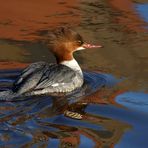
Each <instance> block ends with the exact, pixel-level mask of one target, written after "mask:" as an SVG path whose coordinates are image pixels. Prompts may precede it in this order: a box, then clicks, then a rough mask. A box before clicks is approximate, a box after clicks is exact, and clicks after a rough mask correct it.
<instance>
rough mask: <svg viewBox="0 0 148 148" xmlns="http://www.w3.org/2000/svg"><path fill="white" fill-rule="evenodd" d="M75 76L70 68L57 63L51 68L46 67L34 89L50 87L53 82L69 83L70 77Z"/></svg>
mask: <svg viewBox="0 0 148 148" xmlns="http://www.w3.org/2000/svg"><path fill="white" fill-rule="evenodd" d="M75 76H76V73H75V72H74V71H73V70H71V69H70V68H68V67H66V66H64V65H58V66H56V67H54V68H53V69H51V68H50V70H49V69H48V70H47V71H46V73H45V74H44V75H43V76H42V78H41V79H40V81H39V83H38V85H37V87H36V88H35V89H43V88H46V87H50V86H51V85H52V84H55V83H59V84H60V83H70V82H72V78H74V77H75Z"/></svg>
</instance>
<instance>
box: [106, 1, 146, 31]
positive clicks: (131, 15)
mask: <svg viewBox="0 0 148 148" xmlns="http://www.w3.org/2000/svg"><path fill="white" fill-rule="evenodd" d="M108 2H109V4H111V6H112V7H113V8H114V9H115V10H116V12H118V11H119V15H117V16H115V17H114V18H113V20H114V21H115V22H116V23H119V24H120V25H124V26H125V27H126V28H127V29H126V28H125V30H127V31H128V30H129V31H134V32H148V30H147V29H144V26H146V25H148V24H147V23H146V22H144V20H142V18H140V17H139V16H138V13H137V12H136V10H135V8H134V3H133V2H132V1H131V0H111V1H108Z"/></svg>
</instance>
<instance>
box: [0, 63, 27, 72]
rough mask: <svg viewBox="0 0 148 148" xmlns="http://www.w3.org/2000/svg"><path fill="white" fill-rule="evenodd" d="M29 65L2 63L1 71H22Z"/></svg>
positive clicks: (0, 64) (0, 65)
mask: <svg viewBox="0 0 148 148" xmlns="http://www.w3.org/2000/svg"><path fill="white" fill-rule="evenodd" d="M27 65H28V64H27V63H20V62H0V69H2V70H6V69H9V70H10V69H17V68H18V69H20V68H25V67H26V66H27Z"/></svg>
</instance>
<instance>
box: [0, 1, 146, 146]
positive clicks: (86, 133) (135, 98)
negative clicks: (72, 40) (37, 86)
mask: <svg viewBox="0 0 148 148" xmlns="http://www.w3.org/2000/svg"><path fill="white" fill-rule="evenodd" d="M0 3H1V5H0V8H1V9H0V69H1V70H0V90H1V91H2V90H7V89H11V87H12V83H13V81H14V80H15V79H16V77H17V76H18V75H19V73H20V72H21V70H22V68H24V67H25V66H26V65H28V63H32V62H36V61H46V62H55V58H54V56H53V55H52V54H51V53H50V51H49V50H48V48H47V46H46V44H45V43H43V42H42V40H43V39H44V38H46V37H47V36H46V34H47V32H48V30H50V29H52V28H54V27H56V26H61V25H64V26H65V25H68V26H71V27H73V28H75V30H77V31H78V32H80V33H81V34H82V36H83V37H84V39H85V40H86V41H87V42H93V43H99V44H102V45H103V46H104V48H102V49H94V50H86V51H85V52H83V51H80V52H78V53H75V55H74V56H75V58H76V59H77V60H78V62H79V63H80V66H81V67H82V69H83V71H84V76H85V85H84V86H83V87H82V89H80V90H79V91H77V92H75V93H73V94H71V95H69V96H65V97H51V96H44V97H43V96H42V97H40V96H39V97H32V98H31V97H30V98H28V99H26V100H22V101H16V102H0V147H8V148H15V147H16V148H17V147H21V148H36V147H39V148H40V147H41V148H42V147H43V148H47V147H48V148H57V147H61V148H75V147H80V148H108V147H116V148H147V147H148V140H147V137H148V126H147V125H148V94H147V92H148V69H147V67H148V60H147V59H148V42H147V41H148V36H147V35H148V30H147V28H148V15H147V14H148V3H147V1H146V0H142V1H139V0H135V1H132V0H112V1H103V0H100V1H97V0H92V1H88V0H82V1H74V0H69V1H58V2H57V1H56V2H53V1H52V2H49V1H48V0H44V1H40V0H36V1H35V0H30V1H25V0H22V1H19V0H13V1H11V2H10V1H8V0H5V2H4V1H3V2H0ZM20 99H21V98H20ZM69 114H74V116H75V118H71V117H70V116H68V115H69ZM77 118H79V119H77Z"/></svg>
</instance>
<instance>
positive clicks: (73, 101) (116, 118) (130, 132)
mask: <svg viewBox="0 0 148 148" xmlns="http://www.w3.org/2000/svg"><path fill="white" fill-rule="evenodd" d="M20 71H21V70H13V71H11V70H10V71H1V72H0V82H3V83H4V82H5V84H6V83H7V85H6V86H7V87H5V85H3V87H2V86H1V90H4V89H11V86H12V85H11V84H12V83H13V81H14V80H15V79H16V77H17V76H18V74H19V73H20ZM84 78H85V85H84V86H83V88H82V89H81V90H80V91H79V92H75V93H73V94H71V95H70V96H68V98H67V97H65V98H52V97H51V96H42V97H40V96H38V97H33V98H28V100H22V101H21V99H20V101H17V102H1V103H0V107H1V113H0V137H1V140H0V146H4V145H5V146H8V147H20V146H32V147H37V146H39V147H42V145H43V144H44V145H46V147H49V148H56V147H59V146H60V145H61V146H62V145H64V146H65V147H66V146H67V147H73V146H78V147H80V148H83V147H85V148H91V147H92V148H93V147H95V146H98V143H101V144H102V145H104V146H105V145H106V146H110V145H111V143H112V142H115V144H114V146H115V147H117V148H124V147H126V148H131V147H133V146H134V148H145V147H146V146H147V145H148V141H147V140H146V137H147V136H148V132H147V131H148V126H147V124H148V107H147V106H148V94H146V93H144V92H124V93H120V94H118V95H117V96H116V97H115V98H114V99H115V101H116V102H117V103H118V104H120V105H121V106H118V105H117V104H111V103H107V104H98V103H97V104H95V103H87V104H79V102H80V101H81V100H82V99H84V98H85V96H87V97H89V95H90V97H91V95H93V93H95V92H97V91H100V92H101V90H102V89H108V90H110V89H112V88H114V87H115V86H116V85H117V84H118V83H122V82H123V81H124V80H123V79H117V78H115V77H114V76H112V75H110V74H104V73H96V72H95V73H93V72H84ZM98 99H99V98H98ZM61 101H62V102H61ZM71 106H72V107H71ZM78 106H79V107H78ZM2 107H4V108H2ZM69 109H70V111H74V112H77V113H80V114H81V115H83V116H85V117H86V118H84V119H81V120H77V119H72V118H70V117H66V116H65V114H64V111H65V110H69ZM114 125H116V126H115V127H114ZM119 133H120V134H119ZM69 137H71V138H72V139H75V138H76V139H79V142H78V141H77V142H76V143H73V142H72V141H69V142H68V143H67V142H65V139H66V138H69ZM104 138H105V139H104ZM112 138H113V139H116V140H115V141H112V140H111V139H112ZM35 139H36V140H35ZM106 140H107V141H106Z"/></svg>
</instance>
